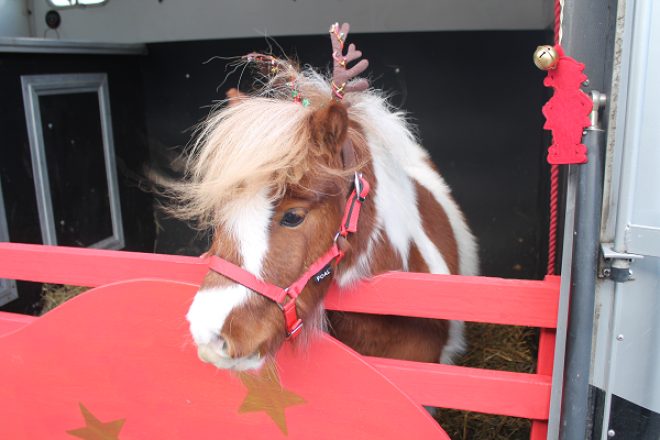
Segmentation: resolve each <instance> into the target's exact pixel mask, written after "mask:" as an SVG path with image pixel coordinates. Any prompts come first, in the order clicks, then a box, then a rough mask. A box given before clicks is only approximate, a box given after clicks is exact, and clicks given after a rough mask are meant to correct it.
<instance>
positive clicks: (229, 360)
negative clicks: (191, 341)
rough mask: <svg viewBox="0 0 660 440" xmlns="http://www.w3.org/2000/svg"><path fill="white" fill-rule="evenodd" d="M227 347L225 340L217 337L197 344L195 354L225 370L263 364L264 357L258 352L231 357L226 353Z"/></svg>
mask: <svg viewBox="0 0 660 440" xmlns="http://www.w3.org/2000/svg"><path fill="white" fill-rule="evenodd" d="M227 348H228V347H227V341H225V340H224V339H222V338H221V337H217V338H215V339H214V340H213V341H211V342H209V343H207V344H199V345H198V346H197V356H199V359H200V360H202V361H203V362H206V363H209V364H213V365H215V366H216V367H218V368H222V369H225V370H234V371H245V370H256V369H259V368H260V367H261V366H262V365H263V362H264V358H263V357H262V356H261V355H260V354H259V353H255V354H253V355H251V356H246V357H242V358H233V357H231V356H230V355H229V354H228V353H227Z"/></svg>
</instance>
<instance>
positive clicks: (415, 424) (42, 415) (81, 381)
mask: <svg viewBox="0 0 660 440" xmlns="http://www.w3.org/2000/svg"><path fill="white" fill-rule="evenodd" d="M196 290H197V286H195V285H187V284H182V283H175V282H165V281H146V280H143V281H135V282H127V283H121V284H115V285H111V286H106V287H101V288H98V289H94V290H91V291H89V292H86V293H83V294H82V295H80V296H78V297H76V298H74V299H72V300H70V301H68V302H67V303H65V304H64V305H62V306H60V307H58V308H56V309H55V310H53V311H51V312H49V313H48V314H46V315H45V316H43V317H41V318H39V319H37V320H35V321H34V322H32V323H31V324H29V325H27V326H25V327H24V328H22V329H20V330H18V331H16V332H14V333H11V334H8V335H5V336H3V337H0V371H2V373H3V374H2V375H0V389H1V390H2V398H0V414H2V415H3V417H2V420H3V422H2V423H0V438H2V439H25V440H41V439H54V440H56V439H62V440H66V439H71V438H74V437H72V435H73V434H71V432H76V433H77V434H80V435H79V436H78V437H79V438H88V439H92V438H101V437H103V438H106V439H121V440H132V439H133V440H138V439H139V440H144V439H161V438H162V439H165V438H166V439H198V440H204V439H214V440H215V439H218V438H236V439H264V438H267V439H277V438H290V439H310V438H312V439H313V438H322V439H328V438H332V439H338V438H378V439H401V438H407V437H409V436H410V434H411V433H414V438H415V439H441V440H442V439H445V440H448V437H447V436H446V434H444V431H442V429H441V428H440V427H439V426H438V424H437V423H436V422H435V421H434V420H433V419H432V418H431V417H430V416H429V415H428V414H427V413H426V411H424V410H423V409H422V408H421V407H420V406H419V405H417V404H415V403H414V402H413V401H412V400H410V398H408V397H407V396H406V395H405V394H403V393H402V392H401V391H400V390H399V389H398V388H397V387H396V386H395V385H394V384H393V383H392V382H391V381H390V380H389V379H388V378H386V377H384V376H383V375H382V374H380V373H379V372H378V371H376V370H375V369H374V368H373V367H372V366H371V365H370V364H369V363H366V362H365V361H364V360H363V359H362V358H361V357H360V356H358V355H356V354H355V353H354V352H352V351H351V350H349V349H347V348H346V347H344V346H343V345H341V344H339V343H338V342H336V341H334V340H332V339H331V338H330V337H328V336H321V337H320V338H319V339H318V340H317V341H316V342H315V343H314V344H313V345H312V347H311V348H310V350H309V352H307V353H305V354H304V355H296V354H294V353H293V351H292V350H291V347H290V345H288V343H287V344H286V345H285V347H284V350H282V351H281V352H280V354H279V355H278V358H277V366H278V370H279V377H278V378H277V380H278V381H279V383H280V385H281V387H276V391H278V393H276V395H272V394H271V395H268V396H266V397H264V398H261V397H259V398H257V397H255V395H256V394H260V393H262V392H264V390H265V389H272V386H271V385H272V382H270V383H265V382H263V383H262V384H261V385H259V386H256V387H252V388H250V389H248V388H247V385H244V383H245V382H244V381H243V379H241V378H240V377H238V376H237V375H236V374H233V373H229V372H227V371H218V370H217V369H216V368H215V367H213V366H211V365H208V364H204V363H202V362H201V361H199V360H198V359H197V355H196V350H195V347H194V344H192V343H191V342H190V341H189V339H190V336H189V334H188V326H187V323H186V321H185V318H184V316H185V313H186V310H187V308H188V305H189V304H190V301H191V299H192V297H193V295H194V294H195V291H196ZM280 388H282V389H283V391H281V395H284V394H286V395H287V396H296V397H292V400H290V401H287V403H286V404H281V403H282V402H284V400H283V398H282V397H281V395H280V392H279V389H280ZM253 392H254V393H255V395H252V400H249V399H247V397H248V395H251V393H253ZM248 400H249V401H248ZM246 402H247V403H246ZM255 406H256V408H255ZM277 421H279V422H281V423H283V426H284V428H282V426H280V425H278V422H277ZM284 430H286V433H287V434H288V437H287V436H286V435H285V433H284ZM67 432H69V433H67ZM100 433H104V435H101V434H100Z"/></svg>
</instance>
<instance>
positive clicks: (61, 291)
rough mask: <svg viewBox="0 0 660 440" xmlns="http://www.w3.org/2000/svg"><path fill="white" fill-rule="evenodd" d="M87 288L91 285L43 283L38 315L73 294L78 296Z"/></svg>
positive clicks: (71, 296)
mask: <svg viewBox="0 0 660 440" xmlns="http://www.w3.org/2000/svg"><path fill="white" fill-rule="evenodd" d="M89 289H91V287H81V286H69V285H62V284H44V285H43V287H42V289H41V302H42V307H41V313H40V314H39V316H42V315H44V314H45V313H46V312H49V311H51V310H53V309H54V308H55V307H57V306H59V305H60V304H62V303H63V302H65V301H68V300H70V299H71V298H73V297H74V296H78V295H80V294H81V293H83V292H86V291H88V290H89Z"/></svg>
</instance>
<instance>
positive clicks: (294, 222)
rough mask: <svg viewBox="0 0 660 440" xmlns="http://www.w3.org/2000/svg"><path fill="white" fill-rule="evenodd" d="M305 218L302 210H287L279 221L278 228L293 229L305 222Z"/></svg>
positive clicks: (304, 212) (305, 214) (305, 212)
mask: <svg viewBox="0 0 660 440" xmlns="http://www.w3.org/2000/svg"><path fill="white" fill-rule="evenodd" d="M306 216H307V211H306V210H304V209H300V208H293V209H289V210H288V211H287V212H285V213H284V215H283V216H282V220H281V221H280V226H286V227H289V228H293V227H295V226H298V225H299V224H301V223H302V222H303V220H305V217H306Z"/></svg>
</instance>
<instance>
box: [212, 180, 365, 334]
mask: <svg viewBox="0 0 660 440" xmlns="http://www.w3.org/2000/svg"><path fill="white" fill-rule="evenodd" d="M354 185H355V188H354V189H353V192H352V193H351V196H350V197H349V198H348V201H347V202H346V209H345V211H344V218H343V219H342V222H341V225H340V227H339V231H338V232H337V234H336V235H335V239H334V243H333V244H332V247H331V248H330V249H329V250H328V251H327V252H326V253H325V254H323V255H322V256H321V257H320V258H319V259H318V260H316V262H314V264H312V265H311V266H310V267H309V269H307V271H306V272H305V273H304V274H303V275H302V276H301V277H300V278H298V279H297V280H296V281H294V282H293V284H291V285H290V286H289V287H287V288H286V289H283V288H281V287H279V286H276V285H275V284H270V283H267V282H265V281H262V280H260V279H259V278H257V277H256V276H255V275H254V274H252V273H250V272H248V271H246V270H245V269H243V268H241V267H238V266H236V265H235V264H233V263H230V262H229V261H227V260H224V259H222V258H220V257H218V256H217V255H213V256H211V259H210V262H209V268H210V269H211V270H212V271H214V272H217V273H219V274H220V275H223V276H225V277H227V278H229V279H230V280H232V281H233V282H235V283H237V284H240V285H241V286H245V287H247V288H248V289H250V290H252V291H254V292H256V293H258V294H260V295H261V296H264V297H266V298H268V299H270V300H271V301H273V302H275V304H277V305H278V306H279V307H280V309H282V312H283V313H284V321H285V323H286V337H287V339H288V338H292V337H295V336H296V335H297V334H298V331H299V330H300V329H301V328H302V325H303V322H302V320H301V319H300V318H298V314H297V312H296V298H298V295H300V293H301V292H302V291H303V289H304V288H305V286H306V285H307V282H308V281H309V280H310V278H311V279H313V280H314V283H316V284H318V283H320V282H321V281H323V280H324V279H325V278H326V277H327V276H328V275H329V274H330V272H331V268H330V263H331V262H332V260H333V259H335V260H336V263H339V261H340V260H341V259H342V257H343V256H344V252H343V251H341V250H339V247H338V246H337V239H338V238H339V237H340V236H342V237H346V236H347V235H348V233H349V232H357V224H358V219H359V217H360V207H361V206H362V202H364V200H365V198H366V197H367V194H368V193H369V183H368V182H367V181H366V179H364V178H363V177H362V175H361V174H358V173H355V182H354ZM287 296H288V297H289V298H290V301H288V302H286V303H285V301H286V297H287Z"/></svg>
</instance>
